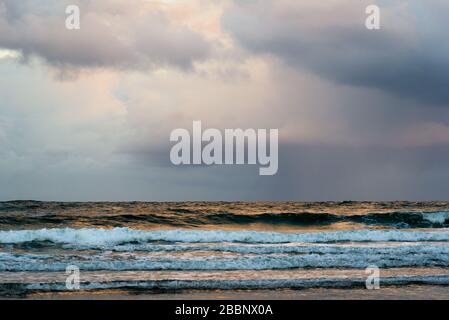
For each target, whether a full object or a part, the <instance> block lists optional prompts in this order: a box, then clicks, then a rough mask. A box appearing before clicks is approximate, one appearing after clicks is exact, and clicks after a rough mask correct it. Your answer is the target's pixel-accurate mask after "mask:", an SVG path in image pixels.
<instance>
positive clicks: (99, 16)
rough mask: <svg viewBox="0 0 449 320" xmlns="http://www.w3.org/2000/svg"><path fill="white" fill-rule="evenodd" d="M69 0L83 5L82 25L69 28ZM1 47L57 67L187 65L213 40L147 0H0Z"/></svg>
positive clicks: (130, 67) (209, 46) (199, 57)
mask: <svg viewBox="0 0 449 320" xmlns="http://www.w3.org/2000/svg"><path fill="white" fill-rule="evenodd" d="M69 4H77V5H79V7H80V10H81V29H80V30H75V31H73V30H68V29H66V27H65V19H66V14H65V8H66V6H67V5H69ZM1 47H3V48H6V49H11V50H16V51H19V52H21V53H22V55H23V57H24V59H27V58H29V57H32V56H38V57H40V58H42V59H44V60H45V61H46V62H48V63H49V64H51V65H54V66H58V67H72V68H116V69H138V70H140V69H148V68H154V67H161V66H166V65H172V66H176V67H180V68H189V67H190V66H191V65H192V63H193V62H194V61H196V60H202V59H204V58H205V57H207V55H208V53H209V51H210V49H211V43H210V42H209V41H208V40H207V39H206V38H205V37H204V36H203V35H202V34H200V33H198V32H196V31H193V30H192V29H191V28H189V27H188V26H185V25H180V24H176V23H175V22H174V21H172V20H171V19H170V18H169V17H168V16H167V14H166V13H164V11H163V10H161V9H159V8H158V6H153V5H151V3H150V2H146V1H116V0H114V1H107V0H97V1H88V0H78V1H68V0H64V1H58V0H46V1H39V2H36V1H31V0H24V1H15V0H0V48H1Z"/></svg>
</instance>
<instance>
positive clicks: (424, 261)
mask: <svg viewBox="0 0 449 320" xmlns="http://www.w3.org/2000/svg"><path fill="white" fill-rule="evenodd" d="M69 264H74V265H77V266H78V267H79V268H80V269H81V270H84V271H87V270H89V271H94V270H115V271H124V270H266V269H293V268H358V269H360V268H366V267H367V266H368V265H373V264H374V265H377V266H378V267H379V268H397V267H448V266H449V255H448V254H447V252H441V251H440V252H437V251H430V252H428V253H416V254H398V253H378V252H365V253H358V254H353V253H340V254H317V253H312V254H301V255H282V254H270V255H246V256H241V255H231V256H217V255H208V256H204V257H182V258H181V257H179V256H176V255H165V256H151V255H150V256H141V255H132V254H126V255H123V256H119V257H117V256H108V255H107V254H96V255H92V254H89V255H69V256H66V255H63V256H57V257H55V258H54V259H47V258H46V259H42V258H40V257H39V256H38V255H29V254H21V255H12V254H9V255H6V256H1V257H0V271H63V270H65V268H66V267H67V265H69Z"/></svg>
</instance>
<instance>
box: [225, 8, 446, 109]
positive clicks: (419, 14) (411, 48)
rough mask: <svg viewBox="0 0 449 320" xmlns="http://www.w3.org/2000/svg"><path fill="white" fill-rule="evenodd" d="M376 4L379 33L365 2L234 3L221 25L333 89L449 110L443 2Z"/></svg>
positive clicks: (240, 39) (259, 50)
mask: <svg viewBox="0 0 449 320" xmlns="http://www.w3.org/2000/svg"><path fill="white" fill-rule="evenodd" d="M378 3H379V4H380V7H381V30H378V31H371V30H367V29H366V28H365V18H366V15H365V8H366V6H367V5H368V4H372V1H365V0H364V1H359V0H351V1H339V0H333V1H327V2H326V3H325V4H324V3H321V2H319V1H294V2H292V1H285V0H280V1H279V0H276V1H274V0H268V1H265V0H255V1H250V2H241V1H234V2H233V5H232V6H231V7H230V8H229V9H228V10H227V11H226V12H225V14H224V16H223V18H222V25H223V28H224V29H225V30H227V31H228V32H229V33H230V34H231V35H232V36H233V37H234V38H235V39H236V40H237V41H238V43H240V44H241V45H242V46H243V47H245V48H247V49H249V50H251V51H252V52H255V53H259V54H272V55H275V56H277V57H279V58H280V59H282V60H283V61H285V62H286V63H288V64H289V65H292V66H294V67H296V68H300V69H302V70H304V69H305V70H308V71H310V72H313V73H316V74H318V75H320V76H322V77H325V78H327V79H330V80H332V81H335V82H337V83H341V84H346V85H352V86H363V87H368V88H375V89H379V90H382V91H385V92H388V93H391V94H394V95H397V96H399V97H402V98H407V99H410V100H412V99H416V100H419V101H421V102H425V103H428V104H436V105H447V106H449V90H447V88H448V86H449V60H448V59H447V56H448V55H449V41H448V38H447V34H446V31H445V30H447V29H448V27H449V23H448V20H447V17H446V16H445V15H443V14H442V13H441V12H442V10H443V9H447V7H448V5H447V3H446V4H445V3H444V2H443V1H440V0H436V1H432V5H430V4H427V3H422V2H421V1H415V0H412V1H405V0H404V1H403V0H396V1H389V2H384V1H382V2H381V1H378ZM446 12H447V11H446Z"/></svg>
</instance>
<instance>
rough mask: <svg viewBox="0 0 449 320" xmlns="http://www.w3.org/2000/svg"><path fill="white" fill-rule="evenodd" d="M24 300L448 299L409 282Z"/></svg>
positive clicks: (446, 291) (441, 291)
mask: <svg viewBox="0 0 449 320" xmlns="http://www.w3.org/2000/svg"><path fill="white" fill-rule="evenodd" d="M27 298H28V299H57V300H59V299H70V300H71V299H75V300H78V299H83V300H85V299H87V300H108V299H114V300H346V299H350V300H415V299H417V300H449V286H431V285H410V286H401V287H396V286H391V287H383V288H380V289H379V290H367V289H320V288H316V289H304V290H290V289H285V290H236V291H231V290H226V291H222V290H217V291H210V290H194V291H188V292H179V293H132V292H127V291H122V290H103V291H95V292H86V291H78V292H64V293H55V292H52V293H33V294H30V295H28V297H27Z"/></svg>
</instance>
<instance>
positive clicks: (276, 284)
mask: <svg viewBox="0 0 449 320" xmlns="http://www.w3.org/2000/svg"><path fill="white" fill-rule="evenodd" d="M448 228H449V203H447V202H429V203H412V202H394V203H374V202H362V203H361V202H342V203H337V202H335V203H331V202H327V203H294V202H264V203H262V202H260V203H244V202H238V203H209V202H189V203H43V202H32V201H25V202H23V201H21V202H3V203H0V295H1V296H2V297H36V296H37V297H39V296H41V297H46V296H48V295H49V294H50V295H55V294H56V295H59V296H63V297H67V296H71V295H77V294H78V295H79V294H80V292H82V294H83V295H85V296H87V297H97V296H98V295H108V294H111V292H115V293H117V292H119V294H120V295H124V294H125V295H126V294H129V293H132V294H133V295H135V294H138V295H140V296H145V297H151V296H158V295H161V294H183V295H184V296H185V295H187V296H189V294H190V295H191V296H192V297H195V296H197V294H198V292H204V291H207V292H215V295H212V296H217V297H219V296H220V295H224V296H226V295H229V294H231V293H232V294H234V293H235V294H237V293H238V294H239V295H241V294H242V292H245V294H247V296H248V297H250V296H251V297H252V296H254V295H255V296H256V298H257V297H258V294H259V295H260V297H267V296H269V294H267V292H268V293H269V292H273V291H276V292H279V293H281V292H282V293H283V294H285V295H286V297H287V298H288V297H289V296H291V297H293V298H294V297H299V298H300V297H302V295H301V294H299V293H298V292H302V294H305V293H306V292H310V293H311V295H312V296H313V295H315V296H317V297H325V295H326V292H328V293H329V295H330V296H331V295H332V292H341V291H335V290H346V291H345V292H354V293H355V292H358V291H360V290H366V289H365V282H366V277H367V276H368V275H367V273H365V269H366V268H367V267H368V266H377V267H379V268H380V276H381V279H380V283H381V290H380V291H379V292H382V290H385V291H384V293H385V295H386V297H388V296H389V294H390V295H391V293H392V292H395V293H397V295H398V296H401V295H402V294H401V293H400V292H405V291H404V290H405V289H407V290H408V291H407V292H410V290H412V291H413V290H416V293H418V292H420V293H421V296H424V297H425V296H426V292H427V293H428V294H429V298H430V297H431V298H435V297H436V298H446V294H447V292H448V291H447V288H449V268H448V266H449V229H448ZM67 266H76V267H77V268H79V269H80V288H81V291H78V292H73V291H70V290H68V288H67V287H66V278H67V275H66V273H65V271H66V268H67ZM423 288H427V289H428V290H427V291H426V290H425V289H423ZM431 288H438V289H433V290H432V289H431ZM298 290H299V291H298ZM323 290H324V291H323ZM347 290H350V291H347ZM395 290H396V291H395ZM398 290H399V291H398ZM401 290H402V291H401ZM217 292H218V293H217ZM363 292H364V291H363ZM398 292H399V293H398ZM412 293H413V292H412ZM431 293H434V295H431ZM379 294H380V293H377V295H379ZM367 295H368V294H367ZM371 295H372V293H371ZM343 296H344V295H343ZM346 296H347V297H351V296H352V297H356V295H355V294H354V295H351V294H346ZM362 296H363V295H362ZM412 296H413V295H412ZM380 297H381V296H379V297H376V298H380Z"/></svg>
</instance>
